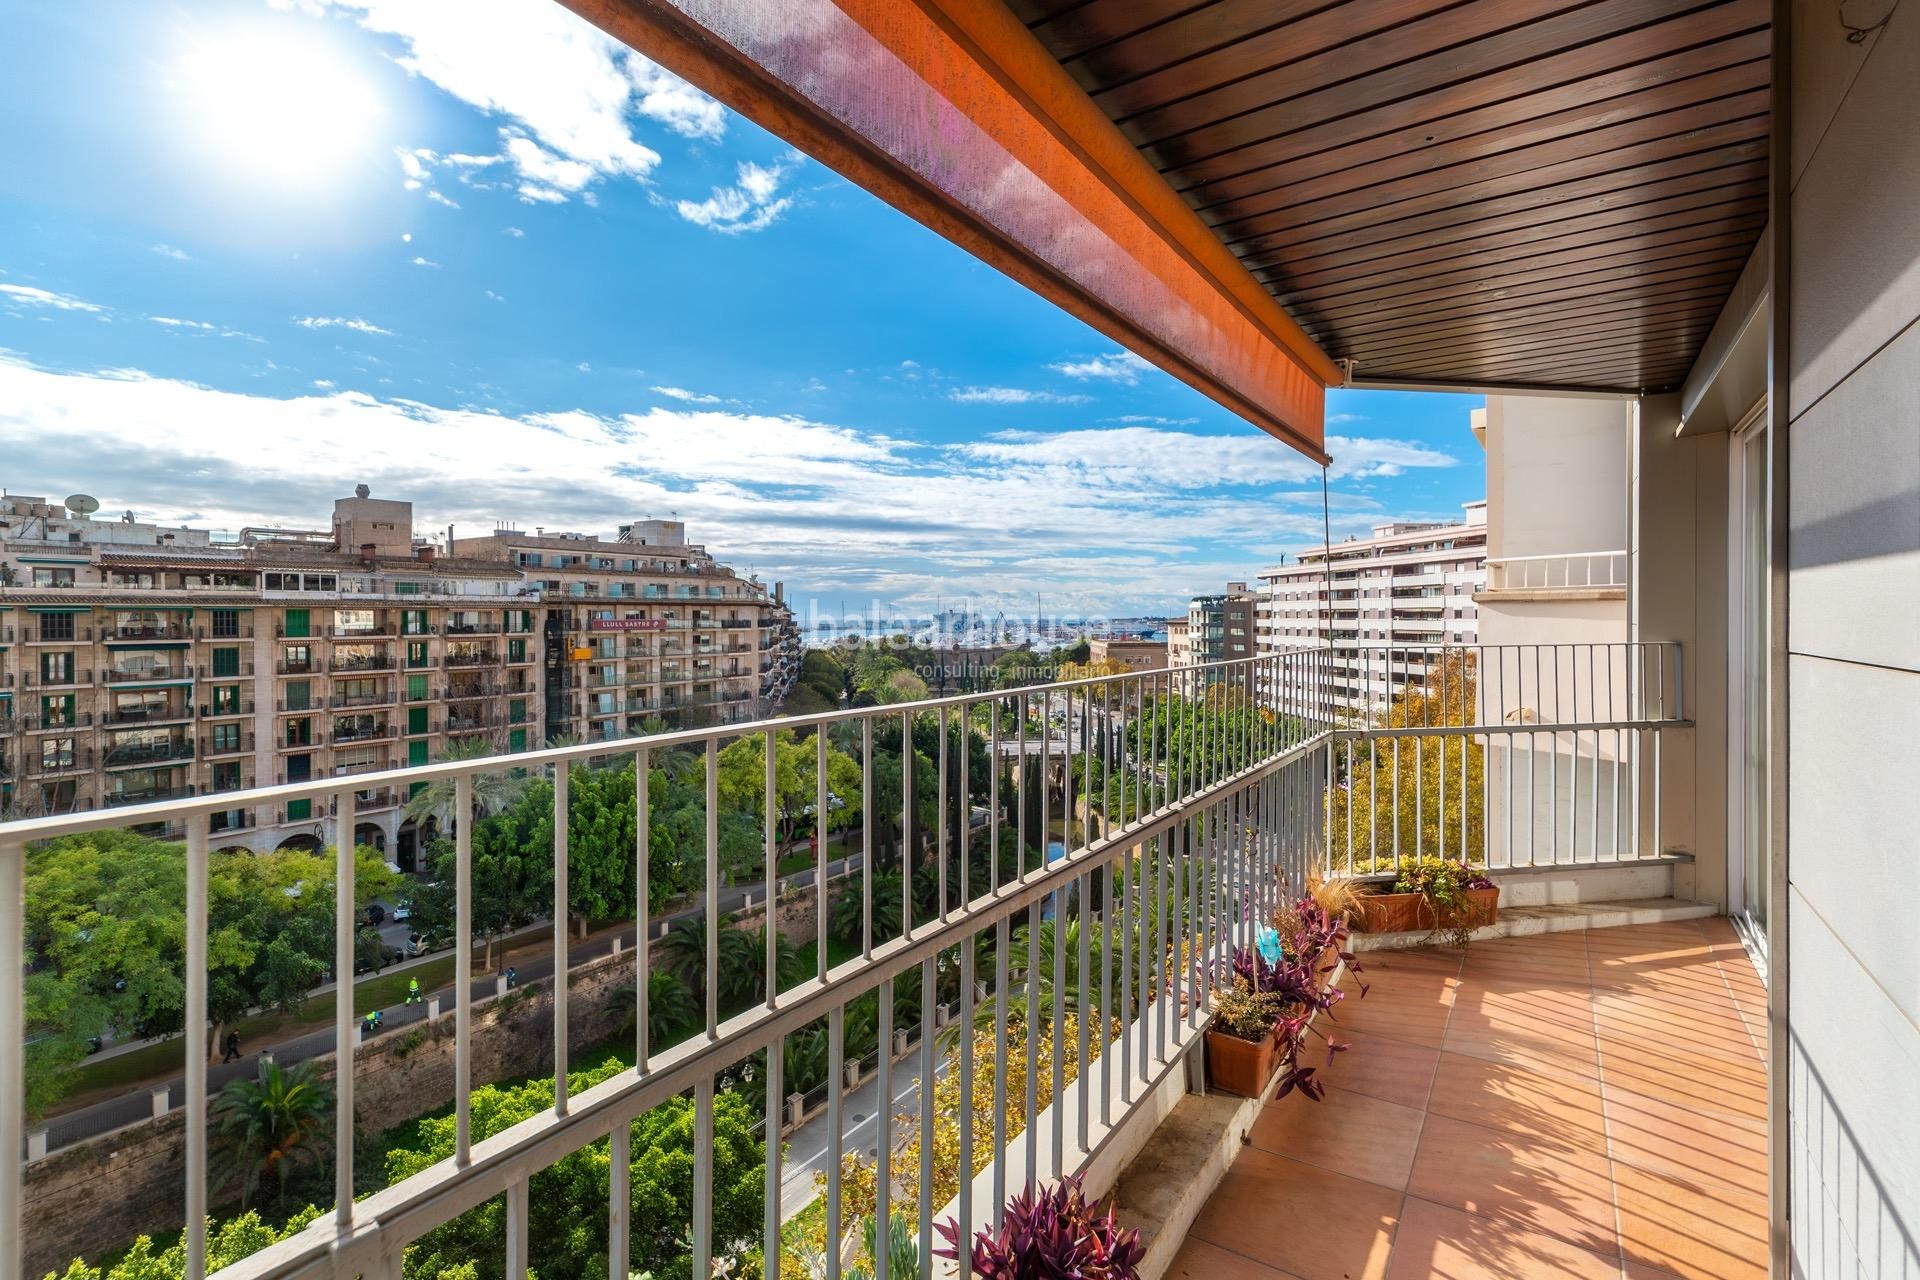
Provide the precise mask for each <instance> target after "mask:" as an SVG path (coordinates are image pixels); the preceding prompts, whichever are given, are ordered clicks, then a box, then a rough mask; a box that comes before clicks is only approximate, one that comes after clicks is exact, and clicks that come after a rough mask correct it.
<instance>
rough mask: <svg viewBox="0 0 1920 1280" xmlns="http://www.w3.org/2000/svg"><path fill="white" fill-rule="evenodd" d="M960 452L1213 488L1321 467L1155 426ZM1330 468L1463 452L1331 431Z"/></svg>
mask: <svg viewBox="0 0 1920 1280" xmlns="http://www.w3.org/2000/svg"><path fill="white" fill-rule="evenodd" d="M954 447H955V449H956V450H957V451H958V452H960V453H961V454H963V455H965V456H967V457H971V458H979V459H983V460H991V461H995V462H1006V463H1020V464H1025V465H1029V466H1050V467H1069V468H1072V469H1075V470H1079V471H1086V472H1103V473H1110V472H1112V471H1114V470H1116V469H1118V470H1124V471H1126V472H1128V473H1129V474H1133V475H1144V476H1148V477H1151V479H1152V482H1153V483H1155V484H1158V485H1169V486H1175V487H1179V488H1186V489H1192V488H1209V487H1213V486H1217V485H1225V484H1276V483H1290V482H1297V481H1301V480H1308V479H1312V478H1314V477H1316V476H1318V475H1319V474H1320V468H1319V467H1317V466H1315V465H1314V464H1313V463H1312V462H1310V461H1308V460H1307V459H1306V458H1304V457H1302V456H1301V455H1299V454H1297V453H1295V452H1294V451H1293V450H1291V449H1288V448H1284V447H1278V448H1277V447H1275V443H1274V441H1272V440H1270V439H1268V438H1266V437H1265V436H1260V435H1253V434H1247V433H1237V434H1234V435H1202V434H1200V433H1198V432H1191V431H1169V430H1165V429H1162V428H1158V427H1145V426H1125V427H1106V428H1086V429H1082V430H1077V431H1052V432H1039V431H1001V432H998V433H996V434H995V435H994V436H993V437H992V438H991V439H988V440H980V441H972V442H969V443H966V444H961V445H956V446H954ZM1327 452H1328V453H1330V454H1332V455H1333V466H1332V468H1331V471H1332V474H1333V475H1334V476H1336V477H1340V478H1349V477H1365V476H1391V475H1399V474H1400V473H1401V472H1402V471H1403V470H1405V469H1406V468H1408V467H1451V466H1454V465H1456V463H1457V462H1458V459H1456V458H1454V457H1452V456H1451V455H1449V454H1445V453H1441V452H1439V451H1438V450H1435V449H1429V448H1428V447H1427V446H1425V445H1423V444H1420V443H1418V442H1417V441H1412V440H1379V439H1349V438H1346V437H1342V436H1329V437H1327Z"/></svg>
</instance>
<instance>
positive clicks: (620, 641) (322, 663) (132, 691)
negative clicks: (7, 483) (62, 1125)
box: [0, 486, 797, 866]
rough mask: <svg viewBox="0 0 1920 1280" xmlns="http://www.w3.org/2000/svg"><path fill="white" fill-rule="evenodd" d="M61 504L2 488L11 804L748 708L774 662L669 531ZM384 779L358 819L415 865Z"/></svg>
mask: <svg viewBox="0 0 1920 1280" xmlns="http://www.w3.org/2000/svg"><path fill="white" fill-rule="evenodd" d="M76 506H77V507H79V508H80V509H78V510H69V509H68V508H67V507H65V506H62V505H60V504H49V503H47V502H45V501H43V500H41V499H38V498H22V497H12V498H7V499H6V500H5V501H4V503H0V513H3V514H0V566H4V567H5V569H6V570H7V572H6V576H5V579H4V584H3V585H0V808H4V809H5V811H6V812H7V813H8V814H9V815H10V816H13V815H19V816H25V815H30V814H44V813H65V812H73V811H75V810H83V809H92V808H99V807H111V806H119V805H130V804H138V803H142V802H146V801H152V800H160V799H166V798H171V797H177V796H185V795H208V794H215V793H219V792H224V791H240V790H243V789H246V788H249V787H256V786H267V785H273V784H276V783H287V782H299V781H306V780H309V779H313V778H319V777H341V778H345V777H350V776H352V775H354V774H360V773H372V772H377V771H379V770H383V769H388V768H393V767H396V766H400V765H409V764H425V763H427V762H428V761H430V760H432V759H434V758H436V757H437V756H439V755H441V754H443V753H445V752H446V751H448V750H449V749H458V750H484V751H488V752H501V753H505V752H515V751H524V750H527V749H529V748H531V747H537V746H540V745H541V744H542V743H543V742H545V741H546V740H548V739H550V738H554V737H559V736H568V737H573V738H578V739H583V740H585V739H592V738H596V737H599V738H612V737H620V736H625V735H627V734H629V733H637V732H640V731H641V725H642V723H643V722H644V721H646V720H648V719H650V718H652V717H656V716H657V717H660V718H662V719H664V720H666V721H668V722H669V723H674V724H695V723H710V722H715V721H731V720H745V719H751V718H754V717H755V716H757V715H759V714H761V713H762V712H763V711H764V710H765V709H767V708H770V707H771V706H772V705H774V697H775V695H777V694H779V693H780V692H781V689H780V683H779V682H780V681H781V679H783V678H786V679H790V675H789V676H784V677H783V675H782V671H783V670H784V669H786V668H788V667H790V666H792V665H794V663H793V659H792V656H791V655H790V654H789V653H788V652H787V651H788V650H789V649H794V650H797V636H796V635H795V634H794V633H793V631H792V627H791V622H790V619H788V618H787V617H786V616H785V615H786V610H785V606H784V605H783V604H782V603H781V601H780V599H779V597H778V593H777V592H776V593H773V594H769V593H768V592H767V591H766V590H765V589H764V588H763V587H761V585H760V584H759V583H757V582H753V581H751V580H749V579H742V578H740V577H738V576H737V575H736V574H734V573H733V571H732V570H730V569H727V568H725V567H724V566H722V565H719V564H716V563H715V562H714V561H713V560H712V559H711V558H710V557H708V556H707V555H706V553H705V552H704V550H702V549H701V548H698V547H689V546H687V545H685V543H684V538H683V537H682V538H680V540H679V542H677V543H665V544H658V545H647V544H644V543H635V542H619V541H612V542H603V541H601V540H598V539H588V538H577V537H571V536H570V537H566V538H560V537H554V538H545V537H541V536H534V537H524V536H523V535H519V534H515V533H508V532H501V533H496V534H494V535H491V536H489V537H486V538H477V539H461V540H459V541H458V542H456V543H455V544H454V547H453V554H451V555H449V554H445V552H444V550H443V548H442V547H441V546H439V545H436V544H435V543H433V542H429V541H427V540H425V539H423V538H418V537H416V536H415V534H414V531H413V524H412V507H411V504H410V503H407V502H404V501H394V500H388V499H374V498H372V497H370V496H369V494H368V493H367V491H366V488H365V486H361V487H360V489H359V490H358V491H357V492H356V494H355V496H354V497H351V498H343V499H340V500H339V501H338V502H336V503H335V505H334V515H333V520H332V523H331V525H330V527H329V528H327V529H310V530H297V529H295V530H289V529H267V528H259V529H248V530H243V531H242V532H241V534H240V535H239V536H238V537H237V538H234V539H216V538H215V537H214V536H213V535H212V534H210V533H209V532H208V531H206V530H203V529H190V528H176V527H163V526H159V525H152V524H142V523H137V522H135V521H133V520H132V519H131V518H128V519H123V520H96V519H93V518H91V513H90V511H88V510H87V509H86V507H87V504H86V503H85V502H84V501H76ZM636 527H639V526H636ZM677 528H678V526H675V529H676V530H677ZM642 547H644V548H645V549H644V550H642V549H641V548H642ZM536 556H537V557H539V560H538V561H537V562H535V561H534V559H533V558H534V557H536ZM630 602H631V603H630ZM405 802H406V796H404V795H401V794H398V793H397V792H395V791H393V790H392V789H385V788H375V789H370V790H367V791H362V792H360V793H359V794H358V796H357V800H356V805H355V812H356V817H357V825H356V831H355V833H354V834H355V839H356V840H357V841H358V842H360V843H364V844H367V845H371V846H373V847H375V848H378V849H381V850H383V851H389V856H390V857H392V858H394V859H395V860H396V861H398V862H399V863H400V864H401V865H402V866H411V865H412V861H413V859H414V856H415V855H416V853H417V852H418V850H419V847H420V844H421V838H422V836H423V835H424V834H425V833H421V832H417V831H415V830H414V829H413V828H412V826H411V824H409V823H407V822H406V821H405V820H404V818H403V815H402V812H401V810H402V808H403V806H404V804H405ZM214 830H215V833H216V837H217V838H219V839H220V840H222V841H223V842H224V843H225V844H228V845H234V846H240V847H246V848H254V849H270V848H275V847H280V846H283V845H296V846H308V847H317V846H319V845H321V844H324V843H328V842H330V841H332V840H333V838H334V832H333V831H332V829H331V827H330V826H329V823H328V815H327V814H326V813H324V812H320V811H319V808H318V807H317V806H316V805H315V804H314V803H313V802H311V801H294V802H291V803H289V804H287V805H285V806H283V807H277V808H267V807H261V806H254V807H247V808H237V809H235V810H233V811H232V812H230V813H224V814H221V815H219V816H218V817H217V818H216V820H215V823H214Z"/></svg>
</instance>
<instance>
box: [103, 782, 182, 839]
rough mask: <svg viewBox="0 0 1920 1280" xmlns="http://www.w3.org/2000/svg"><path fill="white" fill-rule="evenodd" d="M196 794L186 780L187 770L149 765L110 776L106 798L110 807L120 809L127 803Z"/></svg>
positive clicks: (143, 802) (166, 823) (155, 800)
mask: <svg viewBox="0 0 1920 1280" xmlns="http://www.w3.org/2000/svg"><path fill="white" fill-rule="evenodd" d="M193 794H194V788H193V784H192V783H190V782H188V781H187V780H186V775H185V770H183V769H179V768H174V767H159V768H155V767H148V768H144V769H129V770H126V771H125V772H121V773H115V774H111V775H109V776H108V778H107V790H106V795H105V797H104V800H105V804H106V806H107V807H108V808H113V809H117V808H121V807H123V806H126V805H135V804H158V803H161V802H162V801H167V800H184V799H187V798H189V797H191V796H192V795H193ZM162 825H163V826H164V827H167V828H176V829H177V827H176V824H175V823H172V822H165V823H163V824H162Z"/></svg>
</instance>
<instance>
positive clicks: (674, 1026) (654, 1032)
mask: <svg viewBox="0 0 1920 1280" xmlns="http://www.w3.org/2000/svg"><path fill="white" fill-rule="evenodd" d="M613 999H614V1001H615V1003H618V1004H624V1005H625V1007H626V1014H625V1015H624V1016H623V1019H622V1021H621V1023H620V1030H619V1032H618V1033H617V1034H619V1035H623V1036H624V1035H629V1034H631V1033H632V1031H633V1022H634V1015H635V1013H636V1011H637V1008H638V1006H637V1003H636V1002H635V1000H634V989H633V984H632V983H628V984H627V985H626V986H624V987H620V988H618V989H617V990H616V991H615V992H614V993H613ZM699 1021H700V1002H699V1001H698V1000H696V999H694V996H693V992H691V991H689V990H687V984H686V983H684V982H682V981H680V979H678V978H676V977H674V976H673V975H672V974H671V973H668V972H667V971H666V970H664V969H655V970H654V971H653V972H651V973H649V974H648V975H647V1045H648V1047H649V1048H650V1049H651V1050H653V1051H654V1052H658V1051H659V1050H661V1049H665V1048H667V1047H669V1046H670V1045H674V1044H678V1043H679V1040H678V1039H673V1038H670V1037H673V1036H674V1035H675V1033H676V1032H682V1031H686V1030H687V1029H688V1028H690V1027H692V1026H694V1025H695V1024H697V1023H698V1022H699Z"/></svg>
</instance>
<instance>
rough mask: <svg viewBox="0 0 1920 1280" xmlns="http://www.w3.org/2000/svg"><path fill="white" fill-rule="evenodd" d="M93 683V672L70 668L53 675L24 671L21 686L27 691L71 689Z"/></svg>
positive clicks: (21, 676) (83, 668)
mask: <svg viewBox="0 0 1920 1280" xmlns="http://www.w3.org/2000/svg"><path fill="white" fill-rule="evenodd" d="M92 683H93V672H92V671H91V670H88V669H87V668H85V667H78V668H69V669H68V670H66V671H55V672H52V673H51V674H49V673H45V672H42V671H33V670H29V671H23V672H21V673H20V684H21V687H22V688H27V689H71V688H75V687H77V686H81V685H90V684H92Z"/></svg>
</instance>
